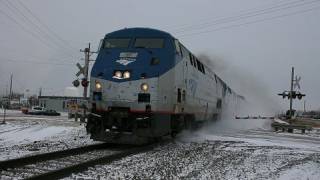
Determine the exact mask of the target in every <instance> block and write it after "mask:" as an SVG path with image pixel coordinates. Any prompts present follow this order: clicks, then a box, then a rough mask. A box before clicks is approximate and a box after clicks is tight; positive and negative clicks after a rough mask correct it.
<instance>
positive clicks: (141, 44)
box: [134, 38, 164, 48]
mask: <svg viewBox="0 0 320 180" xmlns="http://www.w3.org/2000/svg"><path fill="white" fill-rule="evenodd" d="M134 47H135V48H163V47H164V39H163V38H137V39H136V41H135V42H134Z"/></svg>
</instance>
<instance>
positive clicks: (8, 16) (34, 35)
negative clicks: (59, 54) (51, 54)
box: [0, 9, 54, 49]
mask: <svg viewBox="0 0 320 180" xmlns="http://www.w3.org/2000/svg"><path fill="white" fill-rule="evenodd" d="M0 13H2V14H4V15H5V16H7V18H9V19H10V20H12V21H13V22H14V23H15V24H16V25H18V26H19V27H20V28H21V29H22V30H23V31H25V32H27V33H29V34H30V35H31V36H33V37H34V38H36V39H38V40H39V41H41V42H42V43H43V44H44V45H46V46H47V47H48V48H50V49H51V48H54V47H52V46H51V45H50V44H48V43H47V42H46V41H44V40H43V39H41V38H39V37H38V36H37V34H35V33H34V32H32V31H30V30H28V29H27V28H25V27H24V26H23V25H21V24H20V23H19V22H18V21H17V20H16V19H14V18H13V17H11V16H10V15H9V14H7V13H6V12H5V11H3V10H1V9H0Z"/></svg>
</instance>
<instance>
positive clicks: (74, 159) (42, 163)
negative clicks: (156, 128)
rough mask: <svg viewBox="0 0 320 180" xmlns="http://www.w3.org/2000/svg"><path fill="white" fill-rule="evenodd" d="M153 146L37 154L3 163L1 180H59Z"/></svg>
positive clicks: (93, 148)
mask: <svg viewBox="0 0 320 180" xmlns="http://www.w3.org/2000/svg"><path fill="white" fill-rule="evenodd" d="M153 147H154V145H147V146H139V147H137V146H134V147H133V146H130V148H129V146H119V145H112V146H110V145H107V144H98V145H90V146H85V147H80V148H74V149H68V150H63V151H56V152H51V153H44V154H38V155H33V156H27V157H22V158H18V159H11V160H6V161H2V162H0V179H2V180H6V179H46V180H48V179H58V178H63V177H67V176H70V175H71V174H72V173H77V172H81V171H85V170H87V169H88V167H92V166H94V165H97V164H106V163H110V162H112V161H114V160H118V159H121V158H123V157H126V156H129V155H133V154H137V153H140V152H144V151H148V150H151V149H152V148H153Z"/></svg>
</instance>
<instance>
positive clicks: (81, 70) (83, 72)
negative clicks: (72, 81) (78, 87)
mask: <svg viewBox="0 0 320 180" xmlns="http://www.w3.org/2000/svg"><path fill="white" fill-rule="evenodd" d="M77 67H78V68H79V71H78V72H77V74H76V76H77V77H79V76H80V75H81V74H83V75H85V70H86V66H83V67H82V66H81V65H80V64H79V63H77Z"/></svg>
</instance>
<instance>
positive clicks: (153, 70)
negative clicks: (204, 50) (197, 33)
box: [91, 28, 181, 82]
mask: <svg viewBox="0 0 320 180" xmlns="http://www.w3.org/2000/svg"><path fill="white" fill-rule="evenodd" d="M106 38H131V42H130V45H129V48H109V49H108V48H105V49H104V48H101V49H100V52H99V54H98V56H97V59H96V61H95V63H94V65H93V67H92V70H91V77H98V78H101V79H105V80H109V81H114V82H124V81H129V80H130V81H132V80H138V79H141V74H142V73H145V74H146V78H152V77H158V76H160V75H162V74H164V73H165V72H167V71H169V70H170V69H172V68H173V67H174V65H175V64H176V63H177V62H179V61H180V60H181V57H180V56H178V55H177V54H176V50H175V45H174V37H172V36H171V35H170V34H169V33H166V32H164V31H159V30H155V29H149V28H128V29H122V30H118V31H115V32H112V33H109V34H107V35H106V36H105V39H106ZM135 38H164V40H165V41H164V47H163V48H152V49H151V48H148V49H147V48H134V47H133V43H134V41H135ZM121 52H132V53H135V52H137V53H138V56H137V58H136V61H134V62H131V63H129V64H128V65H122V64H120V63H118V62H116V61H117V60H118V59H119V55H120V53H121ZM152 57H155V58H158V59H159V60H160V63H159V64H157V65H151V64H150V63H151V59H152ZM115 70H121V71H125V70H129V71H131V78H130V79H115V78H113V73H114V71H115Z"/></svg>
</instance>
